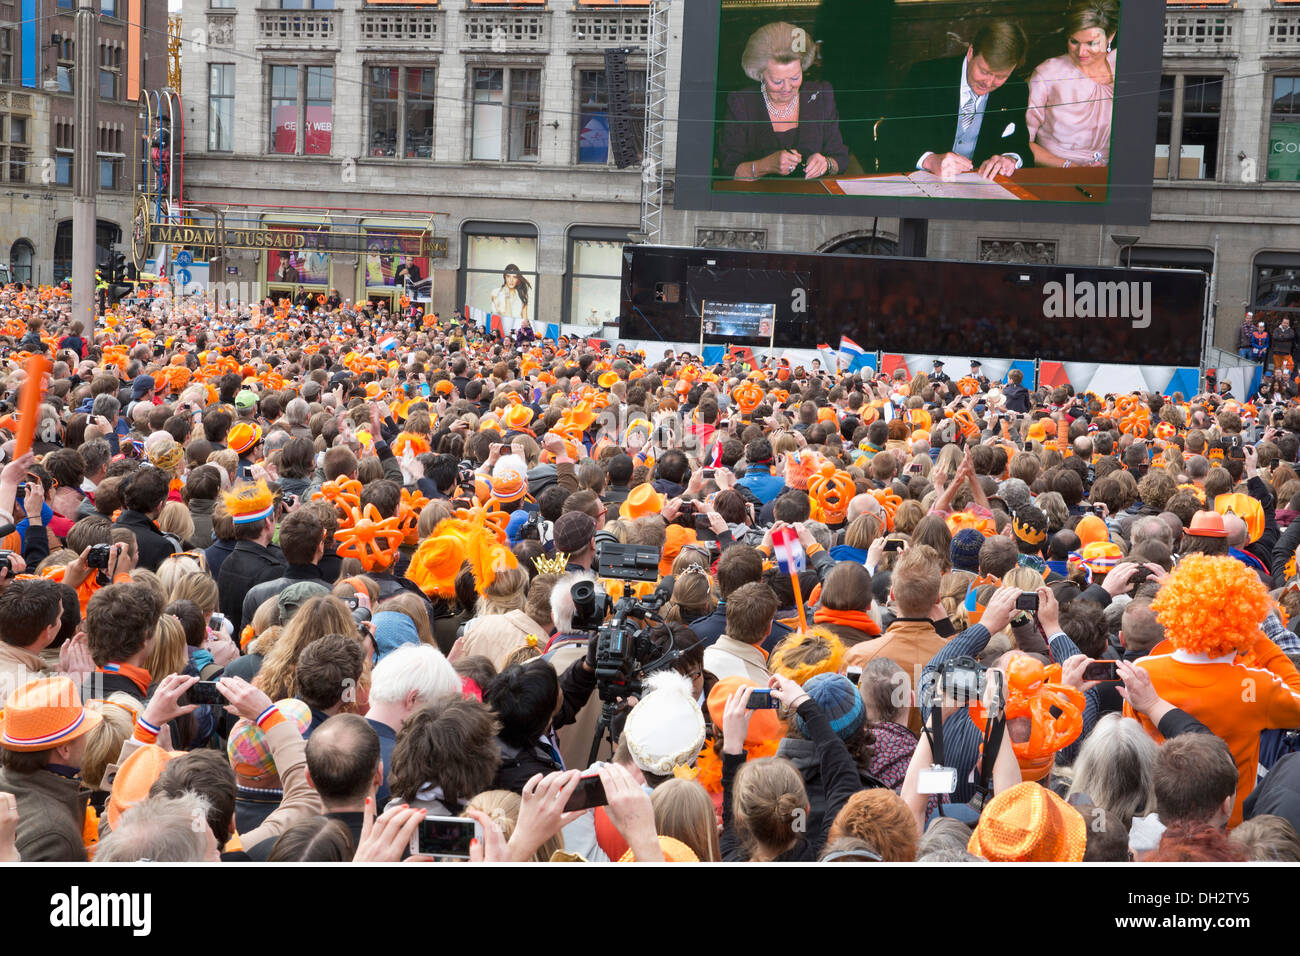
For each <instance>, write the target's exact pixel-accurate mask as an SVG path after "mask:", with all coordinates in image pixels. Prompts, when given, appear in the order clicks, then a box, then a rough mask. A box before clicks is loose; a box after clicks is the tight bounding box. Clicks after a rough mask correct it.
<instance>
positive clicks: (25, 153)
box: [9, 146, 32, 183]
mask: <svg viewBox="0 0 1300 956" xmlns="http://www.w3.org/2000/svg"><path fill="white" fill-rule="evenodd" d="M31 156H32V154H31V150H28V149H23V148H21V147H18V146H10V147H9V181H10V182H11V183H25V182H27V167H28V166H30V165H31Z"/></svg>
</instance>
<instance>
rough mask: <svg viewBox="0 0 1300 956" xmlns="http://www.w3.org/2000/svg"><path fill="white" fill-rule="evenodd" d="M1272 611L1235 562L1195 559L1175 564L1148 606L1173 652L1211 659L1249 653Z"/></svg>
mask: <svg viewBox="0 0 1300 956" xmlns="http://www.w3.org/2000/svg"><path fill="white" fill-rule="evenodd" d="M1272 606H1273V604H1272V601H1270V600H1269V596H1268V590H1267V589H1266V588H1265V587H1264V585H1263V584H1262V583H1261V582H1260V580H1259V577H1258V576H1257V575H1256V574H1255V573H1254V572H1253V571H1251V570H1250V569H1249V568H1248V567H1246V566H1245V565H1244V564H1242V563H1241V562H1240V561H1238V560H1236V559H1235V558H1229V557H1210V556H1208V555H1200V554H1189V555H1188V556H1187V557H1186V558H1184V559H1183V560H1182V561H1181V562H1179V564H1178V567H1176V568H1175V569H1174V571H1173V573H1172V574H1170V575H1169V577H1168V579H1166V581H1165V583H1164V584H1162V585H1161V586H1160V593H1159V594H1157V595H1156V599H1155V600H1154V601H1152V602H1151V609H1152V610H1153V611H1155V613H1156V620H1158V621H1159V622H1160V623H1161V625H1162V626H1163V627H1164V629H1165V636H1166V637H1167V638H1169V640H1170V641H1172V642H1173V645H1174V647H1176V648H1178V649H1179V650H1183V651H1190V652H1192V653H1195V654H1208V655H1210V656H1211V657H1221V656H1223V655H1225V654H1228V653H1229V652H1231V651H1237V652H1238V653H1243V654H1244V653H1248V652H1249V651H1250V650H1251V648H1252V647H1254V646H1255V639H1256V638H1257V637H1259V633H1260V631H1259V625H1260V624H1261V623H1262V622H1263V620H1264V618H1265V617H1266V616H1267V615H1268V612H1269V611H1270V610H1271V609H1272Z"/></svg>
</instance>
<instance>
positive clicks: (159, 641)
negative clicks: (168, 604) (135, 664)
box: [145, 614, 190, 680]
mask: <svg viewBox="0 0 1300 956" xmlns="http://www.w3.org/2000/svg"><path fill="white" fill-rule="evenodd" d="M189 660H190V657H189V653H188V652H187V651H186V649H185V628H184V627H183V626H181V622H180V619H179V618H177V617H176V616H175V615H174V614H164V615H163V616H162V617H160V618H158V623H157V624H155V625H154V627H153V647H152V648H151V649H150V651H149V660H148V662H147V663H146V664H145V669H146V670H148V671H149V676H150V677H152V678H153V679H154V680H162V679H163V678H164V677H167V676H169V675H171V674H179V673H180V672H181V671H183V670H184V669H185V665H186V664H188V663H189Z"/></svg>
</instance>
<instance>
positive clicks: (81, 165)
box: [72, 0, 99, 337]
mask: <svg viewBox="0 0 1300 956" xmlns="http://www.w3.org/2000/svg"><path fill="white" fill-rule="evenodd" d="M95 34H96V24H95V9H94V7H92V6H91V0H79V2H78V4H77V20H76V35H77V48H76V61H75V74H76V86H75V93H74V98H75V102H76V123H77V144H76V145H77V151H76V163H75V164H74V165H75V167H76V179H75V181H74V187H73V193H72V314H73V317H74V318H76V319H80V320H81V321H82V322H83V323H84V324H85V327H86V330H87V332H89V333H90V334H91V336H92V337H93V335H94V329H95V220H96V216H95V192H96V189H97V188H98V185H99V180H98V178H97V177H98V174H99V164H98V163H97V162H96V161H95V160H96V157H95V85H94V83H93V82H92V80H93V79H94V78H95V77H96V76H97V75H98V74H97V72H96V69H95Z"/></svg>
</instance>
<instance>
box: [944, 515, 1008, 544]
mask: <svg viewBox="0 0 1300 956" xmlns="http://www.w3.org/2000/svg"><path fill="white" fill-rule="evenodd" d="M945 523H946V524H947V525H948V531H949V532H950V533H951V534H952V535H953V537H956V536H957V532H958V531H964V530H965V529H967V528H974V529H975V530H976V531H978V532H979V533H980V534H982V535H984V537H986V538H991V537H993V536H994V535H995V534H997V533H998V530H997V525H995V524H994V523H993V521H992V519H990V518H980V517H978V516H976V515H973V514H971V513H970V512H969V511H958V512H957V513H956V514H951V515H949V516H948V517H947V519H946V521H945Z"/></svg>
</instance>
